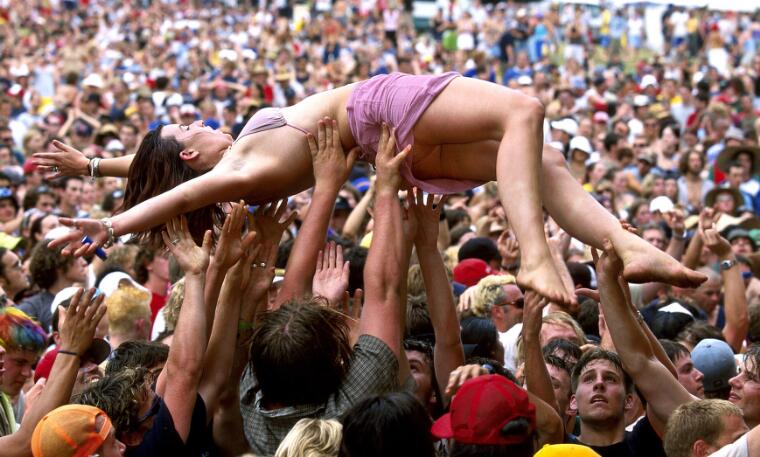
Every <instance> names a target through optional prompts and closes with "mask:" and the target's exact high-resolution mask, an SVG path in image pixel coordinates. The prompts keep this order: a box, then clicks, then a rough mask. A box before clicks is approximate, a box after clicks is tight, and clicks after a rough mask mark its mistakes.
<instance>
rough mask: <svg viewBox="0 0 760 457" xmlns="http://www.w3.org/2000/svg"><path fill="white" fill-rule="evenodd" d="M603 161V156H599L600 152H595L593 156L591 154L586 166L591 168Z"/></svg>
mask: <svg viewBox="0 0 760 457" xmlns="http://www.w3.org/2000/svg"><path fill="white" fill-rule="evenodd" d="M601 160H602V155H601V154H599V153H598V152H596V151H594V152H592V153H591V154H589V158H588V159H586V163H585V165H586V167H590V166H592V165H594V164H596V163H597V162H599V161H601Z"/></svg>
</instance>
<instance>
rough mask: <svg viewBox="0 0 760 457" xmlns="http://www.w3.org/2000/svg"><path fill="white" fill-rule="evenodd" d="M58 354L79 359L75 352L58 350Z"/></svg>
mask: <svg viewBox="0 0 760 457" xmlns="http://www.w3.org/2000/svg"><path fill="white" fill-rule="evenodd" d="M58 354H63V355H73V356H74V357H79V354H77V353H76V352H73V351H64V350H63V349H59V350H58Z"/></svg>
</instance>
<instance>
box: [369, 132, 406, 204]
mask: <svg viewBox="0 0 760 457" xmlns="http://www.w3.org/2000/svg"><path fill="white" fill-rule="evenodd" d="M411 150H412V146H411V145H409V146H407V147H405V148H404V150H403V151H401V152H399V153H398V154H396V129H393V130H391V129H389V128H388V126H387V125H386V124H383V128H382V132H381V133H380V141H379V142H378V144H377V155H376V156H375V171H376V172H377V181H376V182H375V186H376V191H377V192H378V193H380V192H383V191H385V192H398V189H399V187H400V186H401V181H402V179H401V172H400V168H401V165H402V164H403V163H404V161H405V160H406V158H407V156H409V153H410V152H411Z"/></svg>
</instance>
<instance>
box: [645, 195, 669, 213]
mask: <svg viewBox="0 0 760 457" xmlns="http://www.w3.org/2000/svg"><path fill="white" fill-rule="evenodd" d="M673 208H675V205H674V204H673V201H672V200H671V199H669V198H668V197H666V196H664V195H660V196H659V197H656V198H654V199H653V200H652V201H651V202H649V211H650V212H652V213H656V212H660V213H667V212H670V211H673Z"/></svg>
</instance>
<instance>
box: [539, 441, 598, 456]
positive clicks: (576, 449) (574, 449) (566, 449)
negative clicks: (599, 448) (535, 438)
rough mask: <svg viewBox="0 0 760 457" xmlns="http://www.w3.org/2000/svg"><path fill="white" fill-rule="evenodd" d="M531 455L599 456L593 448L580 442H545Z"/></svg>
mask: <svg viewBox="0 0 760 457" xmlns="http://www.w3.org/2000/svg"><path fill="white" fill-rule="evenodd" d="M533 457H601V456H600V455H599V454H597V453H596V452H595V451H594V450H593V449H591V448H590V447H588V446H581V445H580V444H547V445H545V446H544V447H542V448H541V450H540V451H538V452H536V454H535V455H534V456H533Z"/></svg>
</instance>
